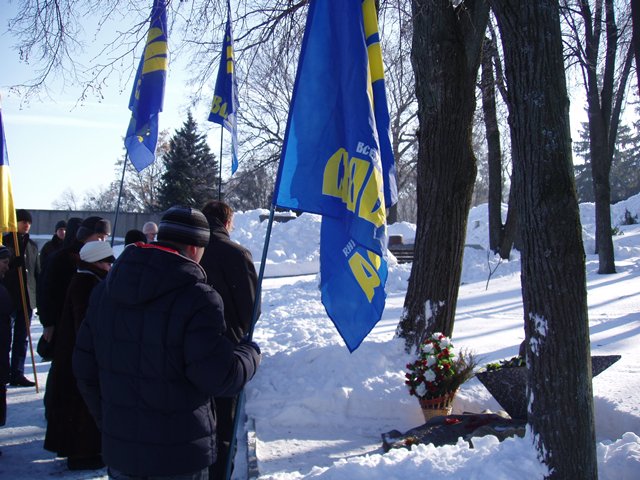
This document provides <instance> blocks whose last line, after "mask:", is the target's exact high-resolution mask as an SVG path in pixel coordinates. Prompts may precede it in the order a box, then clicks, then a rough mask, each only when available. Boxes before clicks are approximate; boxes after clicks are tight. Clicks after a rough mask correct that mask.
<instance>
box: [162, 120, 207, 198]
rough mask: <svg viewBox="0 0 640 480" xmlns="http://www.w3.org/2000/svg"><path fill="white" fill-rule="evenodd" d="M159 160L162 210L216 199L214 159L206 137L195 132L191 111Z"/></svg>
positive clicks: (196, 126)
mask: <svg viewBox="0 0 640 480" xmlns="http://www.w3.org/2000/svg"><path fill="white" fill-rule="evenodd" d="M163 162H164V165H165V169H166V170H165V172H164V174H163V175H162V179H161V181H160V189H159V192H158V197H159V203H160V207H161V208H162V209H163V210H164V209H167V208H169V207H171V206H173V205H185V206H190V207H195V208H201V207H202V205H204V203H205V202H206V201H208V200H211V199H213V198H217V196H218V161H217V160H216V157H215V155H214V154H213V153H211V150H210V149H209V145H208V144H207V141H206V136H205V135H204V134H201V133H199V132H198V125H197V124H196V122H195V120H194V119H193V116H192V115H191V111H189V112H188V113H187V120H186V121H185V122H184V124H183V125H182V128H181V129H180V130H176V133H175V135H174V136H173V137H172V138H171V140H170V142H169V151H168V152H167V154H166V155H165V156H164V157H163Z"/></svg>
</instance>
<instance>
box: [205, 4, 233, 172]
mask: <svg viewBox="0 0 640 480" xmlns="http://www.w3.org/2000/svg"><path fill="white" fill-rule="evenodd" d="M237 111H238V83H237V77H236V64H235V59H234V51H233V33H232V31H231V7H230V6H229V2H227V27H226V28H225V31H224V41H223V42H222V54H221V55H220V66H219V67H218V77H217V78H216V86H215V89H214V92H213V102H211V111H210V112H209V118H208V120H209V121H210V122H214V123H218V124H220V125H222V126H223V127H224V128H225V130H227V131H228V132H229V133H230V134H231V174H234V173H235V172H236V170H237V169H238V119H237V116H236V115H237ZM220 160H221V161H222V159H220Z"/></svg>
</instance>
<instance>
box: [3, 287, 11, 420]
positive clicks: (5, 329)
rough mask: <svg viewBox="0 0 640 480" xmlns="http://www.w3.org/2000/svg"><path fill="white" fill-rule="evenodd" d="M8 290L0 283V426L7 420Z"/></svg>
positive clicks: (9, 321)
mask: <svg viewBox="0 0 640 480" xmlns="http://www.w3.org/2000/svg"><path fill="white" fill-rule="evenodd" d="M12 311H13V303H12V302H11V297H10V296H9V292H8V291H7V289H6V288H5V286H4V285H2V284H0V427H1V426H2V425H4V424H5V422H6V420H7V387H6V384H7V383H9V371H10V368H9V351H10V350H11V312H12Z"/></svg>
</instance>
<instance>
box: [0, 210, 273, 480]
mask: <svg viewBox="0 0 640 480" xmlns="http://www.w3.org/2000/svg"><path fill="white" fill-rule="evenodd" d="M16 219H17V225H18V227H17V232H15V233H13V232H11V233H6V234H5V235H4V236H3V239H2V240H3V241H2V245H0V377H1V378H0V381H1V383H0V426H1V425H4V424H5V422H6V418H7V413H8V415H9V416H10V412H7V404H6V392H7V387H6V386H7V385H9V387H10V388H25V387H33V386H34V385H35V381H37V379H35V378H34V380H31V379H29V378H28V377H27V375H25V369H24V365H25V360H26V356H27V349H28V348H27V347H28V336H29V326H30V322H31V317H32V315H33V313H34V311H37V317H38V318H39V320H40V322H41V323H42V326H43V334H42V338H41V339H40V341H39V342H38V349H37V350H38V353H39V354H40V356H41V357H42V358H43V359H44V360H50V361H51V367H50V369H49V373H48V376H47V382H46V388H45V393H44V407H45V408H44V412H45V413H44V415H45V418H46V421H47V429H46V435H45V440H44V445H43V447H44V448H45V449H46V450H48V451H51V452H54V453H55V454H56V456H57V457H61V458H66V462H67V467H68V468H69V469H70V470H92V469H100V468H104V467H105V465H106V466H107V471H108V475H109V478H113V479H141V478H154V479H167V480H169V479H176V480H177V479H181V480H183V479H203V480H204V479H223V478H226V474H227V472H228V469H229V468H232V464H231V460H230V458H233V455H234V452H233V451H232V448H231V446H232V445H231V444H232V435H233V425H234V415H235V412H236V405H237V398H238V397H237V396H238V394H239V393H240V392H241V390H242V389H243V387H244V385H245V384H246V383H247V382H248V381H249V380H251V378H252V377H253V376H254V374H255V372H256V370H257V368H258V366H259V364H260V359H261V354H260V348H259V347H258V345H257V344H255V342H253V341H252V340H251V329H252V323H253V321H254V320H255V318H257V315H259V312H260V299H259V298H257V291H258V288H257V286H258V284H257V283H258V279H257V275H256V271H255V268H254V265H253V259H252V258H251V254H250V252H249V251H248V250H247V249H245V248H243V247H242V246H240V245H238V244H237V243H236V242H233V241H232V240H231V239H230V236H229V232H230V231H231V229H232V228H233V211H232V209H231V208H230V207H229V206H228V205H227V204H225V203H224V202H221V201H216V200H212V201H210V202H207V204H206V205H204V206H203V208H202V211H201V210H198V209H195V208H190V207H182V206H175V207H172V208H170V209H169V210H167V211H166V212H165V213H164V214H163V215H162V218H161V220H160V222H159V224H155V223H154V222H147V223H145V224H144V225H143V226H142V229H141V230H137V229H136V230H130V231H128V232H127V234H126V235H125V242H124V243H125V248H124V250H123V251H122V253H121V254H120V255H119V257H118V258H117V259H116V258H115V255H114V252H113V250H112V248H111V246H110V244H109V242H108V241H107V240H108V239H109V237H110V235H111V233H112V232H111V225H110V222H109V221H108V220H107V219H104V218H101V217H98V216H91V217H88V218H84V219H82V218H76V217H72V218H68V219H66V220H60V221H59V222H57V223H56V225H55V228H54V234H53V236H52V238H51V240H50V241H48V242H47V243H46V244H45V245H44V246H43V247H42V249H41V250H40V251H38V246H37V244H36V243H35V242H34V241H33V240H31V239H30V238H29V230H30V228H31V224H32V217H31V214H30V213H29V212H28V211H27V210H16ZM0 454H1V452H0Z"/></svg>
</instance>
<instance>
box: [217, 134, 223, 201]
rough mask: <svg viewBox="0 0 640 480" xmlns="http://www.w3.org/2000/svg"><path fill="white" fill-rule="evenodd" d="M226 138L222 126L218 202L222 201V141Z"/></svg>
mask: <svg viewBox="0 0 640 480" xmlns="http://www.w3.org/2000/svg"><path fill="white" fill-rule="evenodd" d="M223 137H224V127H223V126H222V125H220V158H219V162H218V163H219V164H220V165H219V170H220V172H219V173H218V201H219V202H220V201H222V139H223Z"/></svg>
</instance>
